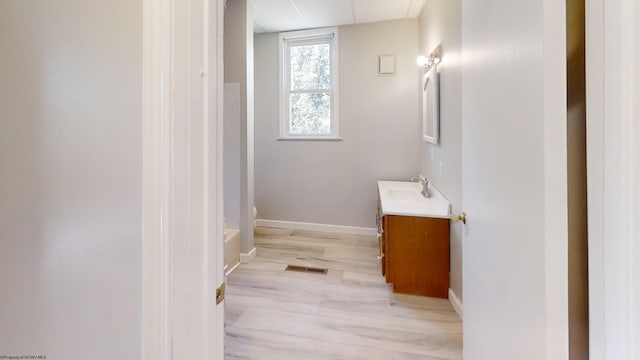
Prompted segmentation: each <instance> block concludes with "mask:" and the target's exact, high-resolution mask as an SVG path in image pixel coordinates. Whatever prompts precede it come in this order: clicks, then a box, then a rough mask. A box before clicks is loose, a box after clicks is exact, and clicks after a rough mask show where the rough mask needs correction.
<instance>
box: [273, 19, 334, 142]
mask: <svg viewBox="0 0 640 360" xmlns="http://www.w3.org/2000/svg"><path fill="white" fill-rule="evenodd" d="M337 60H338V30H337V28H329V29H318V30H304V31H293V32H287V33H281V34H280V139H306V140H313V139H339V134H338V61H337Z"/></svg>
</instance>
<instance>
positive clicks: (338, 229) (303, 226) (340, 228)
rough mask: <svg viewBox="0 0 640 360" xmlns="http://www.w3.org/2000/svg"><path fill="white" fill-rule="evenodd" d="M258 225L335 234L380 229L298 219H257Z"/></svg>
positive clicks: (358, 233)
mask: <svg viewBox="0 0 640 360" xmlns="http://www.w3.org/2000/svg"><path fill="white" fill-rule="evenodd" d="M256 225H257V226H262V227H269V228H278V229H292V230H307V231H321V232H327V233H333V234H349V235H364V236H375V235H376V234H377V233H378V230H377V229H376V228H366V227H357V226H344V225H329V224H316V223H306V222H297V221H280V220H265V219H257V220H256Z"/></svg>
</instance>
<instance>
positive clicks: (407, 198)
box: [387, 189, 420, 204]
mask: <svg viewBox="0 0 640 360" xmlns="http://www.w3.org/2000/svg"><path fill="white" fill-rule="evenodd" d="M387 194H388V195H389V198H390V199H391V200H393V201H398V202H401V203H404V204H408V203H414V202H416V201H418V199H419V196H420V194H418V193H416V192H415V191H412V190H404V189H398V190H389V191H388V192H387Z"/></svg>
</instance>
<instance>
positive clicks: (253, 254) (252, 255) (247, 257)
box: [240, 247, 256, 264]
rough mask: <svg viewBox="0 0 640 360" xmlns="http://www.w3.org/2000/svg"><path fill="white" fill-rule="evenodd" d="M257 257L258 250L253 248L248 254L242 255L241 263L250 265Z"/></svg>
mask: <svg viewBox="0 0 640 360" xmlns="http://www.w3.org/2000/svg"><path fill="white" fill-rule="evenodd" d="M255 257H256V248H255V247H254V248H252V249H251V250H250V251H249V252H248V253H240V263H241V264H249V263H250V262H251V261H252V260H253V259H254V258H255Z"/></svg>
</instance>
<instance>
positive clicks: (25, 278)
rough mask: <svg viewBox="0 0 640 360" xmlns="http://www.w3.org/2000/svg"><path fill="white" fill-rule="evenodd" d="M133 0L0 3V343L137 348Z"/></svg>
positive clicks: (126, 351)
mask: <svg viewBox="0 0 640 360" xmlns="http://www.w3.org/2000/svg"><path fill="white" fill-rule="evenodd" d="M141 10H142V3H141V2H140V1H129V0H127V1H124V0H115V1H96V0H88V1H73V2H69V1H58V0H52V1H45V2H42V1H32V0H5V1H2V2H0V53H1V54H2V60H1V61H0V289H2V294H3V295H2V301H1V305H0V323H1V324H2V326H0V354H1V355H33V354H35V355H46V356H47V357H48V358H49V359H52V360H53V359H69V360H75V359H77V360H80V359H86V358H88V357H89V358H93V359H105V360H107V359H116V358H118V359H139V358H140V357H141V353H142V351H141V342H142V340H141V331H142V329H141V321H142V319H141V317H142V312H141V310H142V309H141V301H142V300H141V291H142V290H141V286H142V284H141V278H142V275H141V258H142V257H141V255H142V254H141V226H142V224H141V198H142V191H141V190H142V189H141V182H142V179H141V146H142V144H141V138H142V135H141V124H142V122H141V111H142V110H141V101H142V99H141V96H142V87H141V82H142V79H141V72H142V63H141V56H142V14H141Z"/></svg>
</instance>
